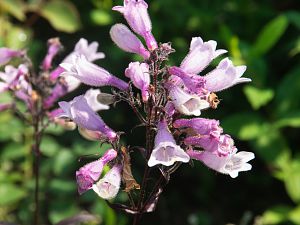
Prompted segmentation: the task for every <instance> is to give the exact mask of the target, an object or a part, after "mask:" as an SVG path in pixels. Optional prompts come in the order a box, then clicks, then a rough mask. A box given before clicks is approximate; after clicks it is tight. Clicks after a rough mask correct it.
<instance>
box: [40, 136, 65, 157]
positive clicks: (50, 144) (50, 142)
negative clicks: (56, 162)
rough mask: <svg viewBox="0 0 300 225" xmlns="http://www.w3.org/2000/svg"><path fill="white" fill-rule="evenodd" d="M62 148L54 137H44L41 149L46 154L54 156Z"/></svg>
mask: <svg viewBox="0 0 300 225" xmlns="http://www.w3.org/2000/svg"><path fill="white" fill-rule="evenodd" d="M60 148H61V147H60V146H59V145H58V144H57V142H56V140H55V139H54V138H52V137H50V136H46V135H45V136H44V137H43V139H42V143H41V147H40V149H41V152H42V153H43V154H44V155H46V156H49V157H51V156H54V155H56V154H57V152H58V151H59V150H60Z"/></svg>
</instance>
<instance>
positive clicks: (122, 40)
mask: <svg viewBox="0 0 300 225" xmlns="http://www.w3.org/2000/svg"><path fill="white" fill-rule="evenodd" d="M109 33H110V37H111V39H112V40H113V42H114V43H115V44H116V45H117V46H118V47H119V48H121V49H122V50H123V51H125V52H130V53H135V54H139V55H141V56H142V57H143V58H144V59H148V58H149V57H150V53H149V51H148V50H147V49H145V47H144V45H143V44H142V42H141V41H140V40H139V39H138V38H137V36H135V35H134V34H133V33H132V32H131V31H130V30H129V29H128V27H126V26H125V25H124V24H121V23H118V24H115V25H113V26H112V27H111V29H110V32H109Z"/></svg>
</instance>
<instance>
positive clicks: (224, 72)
mask: <svg viewBox="0 0 300 225" xmlns="http://www.w3.org/2000/svg"><path fill="white" fill-rule="evenodd" d="M245 71H246V66H233V64H232V61H231V60H229V59H228V58H225V59H223V60H222V61H221V62H220V63H219V65H218V66H217V68H216V69H214V70H213V71H211V72H210V73H208V74H207V75H206V76H205V77H204V78H205V88H206V89H207V90H208V91H211V92H218V91H222V90H224V89H226V88H229V87H231V86H233V85H236V84H239V83H243V82H250V81H251V79H249V78H244V77H241V76H242V75H243V74H244V72H245Z"/></svg>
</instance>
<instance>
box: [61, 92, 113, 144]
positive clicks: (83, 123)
mask: <svg viewBox="0 0 300 225" xmlns="http://www.w3.org/2000/svg"><path fill="white" fill-rule="evenodd" d="M58 104H59V106H60V107H61V108H62V109H63V111H64V114H61V116H63V117H66V118H70V119H71V120H73V121H74V122H75V123H76V124H77V125H78V126H80V127H82V128H85V129H87V130H91V131H99V132H101V133H103V136H104V137H106V138H108V139H109V140H111V141H114V140H115V139H116V138H117V134H116V133H115V132H114V131H113V130H112V129H111V128H109V127H108V126H107V125H106V124H105V123H104V121H103V120H102V119H101V117H100V116H99V115H98V114H97V113H95V112H94V111H93V110H92V108H91V107H90V106H89V105H88V103H87V100H86V99H85V97H84V96H83V95H80V96H78V97H75V98H74V99H73V100H72V101H70V102H59V103H58Z"/></svg>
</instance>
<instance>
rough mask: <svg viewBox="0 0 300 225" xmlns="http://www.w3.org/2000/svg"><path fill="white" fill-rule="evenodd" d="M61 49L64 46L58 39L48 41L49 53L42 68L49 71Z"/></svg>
mask: <svg viewBox="0 0 300 225" xmlns="http://www.w3.org/2000/svg"><path fill="white" fill-rule="evenodd" d="M61 48H62V46H61V43H60V41H59V39H58V38H51V39H49V40H48V52H47V55H46V56H45V58H44V60H43V63H42V68H43V69H44V70H49V69H50V68H51V67H52V61H53V58H54V57H55V56H56V55H57V53H58V52H59V51H60V50H61Z"/></svg>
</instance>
